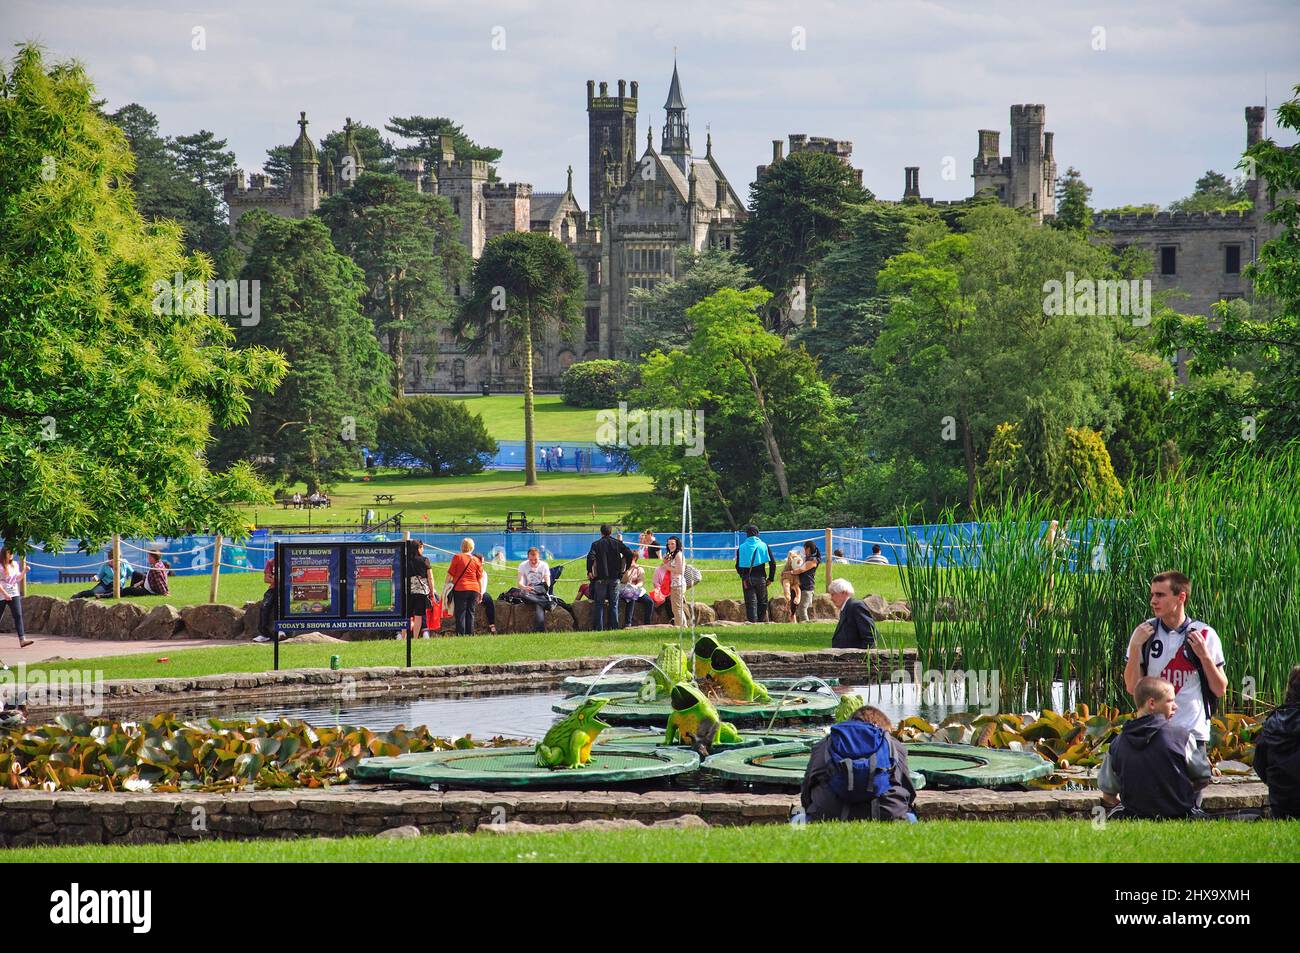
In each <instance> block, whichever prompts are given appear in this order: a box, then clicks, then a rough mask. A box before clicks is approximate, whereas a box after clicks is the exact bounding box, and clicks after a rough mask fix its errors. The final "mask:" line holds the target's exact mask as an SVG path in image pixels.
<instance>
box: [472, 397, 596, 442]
mask: <svg viewBox="0 0 1300 953" xmlns="http://www.w3.org/2000/svg"><path fill="white" fill-rule="evenodd" d="M452 399H453V400H458V401H460V402H461V403H463V404H464V405H465V406H466V407H468V408H469V410H470V411H471V412H472V413H476V414H478V415H479V416H480V417H482V418H483V423H484V425H485V426H486V427H487V432H488V433H489V434H491V435H492V436H493V437H494V438H495V439H497V440H523V439H524V395H523V394H502V395H500V396H497V397H468V396H467V397H454V398H452ZM598 413H599V411H597V410H592V409H590V408H586V407H570V406H569V405H568V404H566V403H565V402H564V400H563V398H561V397H559V396H558V395H547V396H536V397H534V398H533V426H534V428H535V434H536V439H537V441H538V443H547V442H548V441H549V442H550V443H565V442H575V441H577V442H583V443H591V442H593V441H595V439H596V427H597V423H596V414H598Z"/></svg>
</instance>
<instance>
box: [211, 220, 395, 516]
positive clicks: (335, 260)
mask: <svg viewBox="0 0 1300 953" xmlns="http://www.w3.org/2000/svg"><path fill="white" fill-rule="evenodd" d="M250 214H255V215H258V214H261V213H256V212H254V213H250ZM262 219H263V220H262V221H260V222H258V223H257V224H258V228H257V237H256V239H255V240H254V242H253V245H252V247H251V248H250V249H249V251H248V256H247V258H246V260H245V263H244V268H243V271H242V272H241V273H240V279H241V280H243V281H256V282H259V285H260V288H261V299H260V300H261V314H260V320H259V321H258V322H257V323H256V324H254V325H252V326H251V327H249V328H246V329H241V331H240V336H241V337H244V338H246V339H247V340H248V342H249V343H250V344H251V345H254V346H257V347H265V348H273V349H274V350H276V351H278V352H279V353H281V354H284V355H285V356H286V357H287V358H288V360H289V372H288V374H286V375H285V378H284V380H283V381H282V382H281V383H280V386H279V388H277V389H276V391H275V393H273V394H268V395H264V396H258V397H257V398H256V399H254V401H253V403H252V408H251V410H250V413H249V416H248V420H247V421H246V422H245V423H244V424H242V425H240V426H237V427H232V428H230V429H228V430H226V431H225V432H224V433H223V434H222V435H221V437H220V439H219V440H218V451H217V457H218V459H222V460H229V461H234V460H238V459H246V460H249V461H251V462H253V463H254V464H255V465H256V466H257V467H258V469H259V470H261V471H262V472H263V473H266V474H268V475H269V476H271V477H272V478H273V479H274V480H275V481H276V482H279V483H297V482H299V481H302V482H305V483H306V484H307V489H308V492H311V491H314V490H316V489H318V488H320V487H323V486H328V485H330V484H332V483H335V482H337V481H338V480H340V479H342V478H343V477H345V476H346V475H347V473H348V471H349V470H351V469H353V468H355V467H356V466H357V465H358V463H359V462H360V457H359V454H360V448H361V447H362V446H373V445H374V439H375V420H376V418H377V416H378V414H379V411H380V409H381V407H382V406H383V404H384V403H385V402H386V401H387V399H388V395H389V378H390V376H391V373H392V365H391V363H390V361H389V360H388V357H387V356H386V355H385V354H384V353H383V351H382V350H381V349H380V347H379V343H378V342H377V341H376V340H375V335H374V332H373V330H372V328H371V325H370V320H369V319H368V318H367V317H366V316H365V314H363V313H362V310H361V304H360V301H361V297H362V295H363V294H364V293H365V290H366V289H365V284H364V278H365V276H364V275H363V274H362V272H361V269H359V268H358V267H357V266H356V265H354V264H353V263H352V262H351V260H349V259H348V257H347V256H346V255H342V254H340V253H339V252H338V250H337V249H335V247H334V244H333V242H331V241H330V233H329V229H328V228H326V227H325V224H324V223H323V222H321V221H320V220H319V219H317V218H307V219H302V220H300V221H295V220H292V219H285V218H278V217H275V216H271V215H262Z"/></svg>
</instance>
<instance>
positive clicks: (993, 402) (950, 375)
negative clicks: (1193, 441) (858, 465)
mask: <svg viewBox="0 0 1300 953" xmlns="http://www.w3.org/2000/svg"><path fill="white" fill-rule="evenodd" d="M1126 267H1129V265H1128V264H1127V261H1126ZM1115 269H1116V265H1115V262H1114V260H1113V258H1112V255H1111V253H1110V251H1109V250H1108V249H1106V248H1104V247H1100V246H1097V245H1093V244H1091V243H1090V242H1089V241H1088V240H1087V239H1086V237H1084V236H1082V235H1080V234H1076V233H1073V232H1067V231H1056V230H1053V229H1044V228H1040V227H1038V226H1037V225H1035V224H1034V223H1033V222H1031V221H1029V220H1028V219H1027V218H1026V217H1025V216H1024V215H1023V214H1021V213H1019V212H1017V211H1015V210H1012V209H1004V208H995V207H982V208H978V209H975V210H973V211H971V212H969V213H968V214H967V215H966V216H965V231H964V232H963V233H960V234H957V233H950V232H948V231H947V230H946V229H943V228H942V227H939V228H926V229H920V230H918V231H917V232H916V233H914V236H913V247H912V248H911V249H910V250H909V251H907V252H904V253H903V254H901V255H897V256H895V257H894V258H893V259H891V260H890V262H889V263H888V264H887V265H886V267H885V268H884V269H883V270H882V271H881V273H880V287H881V290H882V291H884V292H886V293H889V294H892V295H893V300H892V302H891V305H890V309H889V314H888V317H887V319H886V325H885V330H884V331H883V332H882V333H881V335H880V338H879V340H878V341H877V342H876V346H875V348H874V349H873V360H874V362H875V364H876V368H877V373H876V374H875V375H873V376H871V377H869V378H867V380H866V382H865V386H866V394H865V395H864V399H863V402H862V403H863V406H864V408H867V410H868V412H869V413H868V417H867V419H866V420H865V421H864V422H865V424H866V427H865V430H866V432H867V433H869V434H870V435H871V446H872V448H873V449H875V450H876V451H877V452H881V453H883V454H885V455H887V456H889V457H892V458H896V457H897V455H898V454H909V455H911V456H913V457H914V458H917V459H921V460H930V461H933V462H934V463H935V464H936V465H938V466H940V467H942V466H946V465H949V464H950V461H951V460H952V459H953V458H954V457H956V458H957V459H959V460H960V461H961V464H962V466H963V467H964V469H965V471H966V477H967V480H966V482H967V493H966V502H967V504H968V505H972V506H973V505H974V502H975V496H976V473H977V469H978V467H979V465H980V463H981V462H982V460H983V456H984V454H985V452H986V450H987V447H988V443H989V440H990V439H991V438H992V436H993V431H994V428H995V427H996V426H997V425H998V424H1000V423H1004V422H1013V423H1014V422H1016V421H1018V420H1020V419H1021V415H1022V414H1023V413H1024V411H1025V408H1026V407H1027V406H1029V405H1030V401H1038V402H1040V403H1041V406H1042V408H1043V412H1044V413H1045V414H1046V415H1047V416H1048V417H1050V418H1051V419H1053V420H1054V421H1056V422H1057V424H1058V425H1060V426H1067V427H1068V426H1074V427H1077V426H1093V427H1099V426H1102V425H1106V424H1108V423H1109V420H1108V413H1109V412H1110V411H1111V409H1112V405H1111V402H1110V394H1111V389H1112V379H1113V373H1114V367H1115V362H1116V359H1117V358H1116V353H1117V349H1118V341H1119V338H1118V335H1119V327H1120V322H1121V321H1128V320H1129V318H1128V317H1126V316H1116V315H1107V314H1098V313H1096V310H1097V309H1096V308H1095V307H1093V308H1090V307H1087V306H1086V301H1084V300H1083V299H1082V298H1080V299H1079V300H1077V301H1076V300H1074V299H1072V300H1071V307H1070V308H1069V309H1064V308H1057V307H1054V306H1053V304H1052V298H1051V296H1050V293H1049V288H1050V287H1052V284H1051V283H1053V282H1055V283H1057V285H1064V283H1065V282H1066V280H1067V278H1069V279H1070V280H1072V281H1074V282H1075V283H1076V284H1077V283H1078V282H1080V281H1087V280H1094V279H1101V278H1117V277H1129V276H1130V275H1128V274H1119V273H1117V272H1116V270H1115ZM1071 276H1072V277H1071ZM1094 303H1095V302H1094ZM1071 311H1073V313H1070V312H1071Z"/></svg>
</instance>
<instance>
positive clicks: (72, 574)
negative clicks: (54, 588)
mask: <svg viewBox="0 0 1300 953" xmlns="http://www.w3.org/2000/svg"><path fill="white" fill-rule="evenodd" d="M98 575H99V574H98V573H93V572H83V571H82V570H79V569H60V570H59V582H94V581H95V579H96V578H98Z"/></svg>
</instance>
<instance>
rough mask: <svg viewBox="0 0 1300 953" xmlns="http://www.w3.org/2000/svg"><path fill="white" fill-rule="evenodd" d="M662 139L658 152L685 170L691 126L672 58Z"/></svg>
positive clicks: (689, 152)
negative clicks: (687, 119)
mask: <svg viewBox="0 0 1300 953" xmlns="http://www.w3.org/2000/svg"><path fill="white" fill-rule="evenodd" d="M664 113H665V114H666V119H665V122H664V133H663V139H662V141H661V144H660V146H659V154H660V155H662V156H663V157H664V158H666V159H671V160H672V161H673V162H674V163H675V164H676V165H677V168H679V169H681V170H682V172H686V171H687V166H688V164H689V163H690V160H691V127H690V123H688V122H687V121H686V100H685V99H684V98H683V97H682V81H681V80H680V79H678V78H677V61H676V60H673V81H672V83H671V84H670V85H669V87H668V98H667V99H666V100H664Z"/></svg>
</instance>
